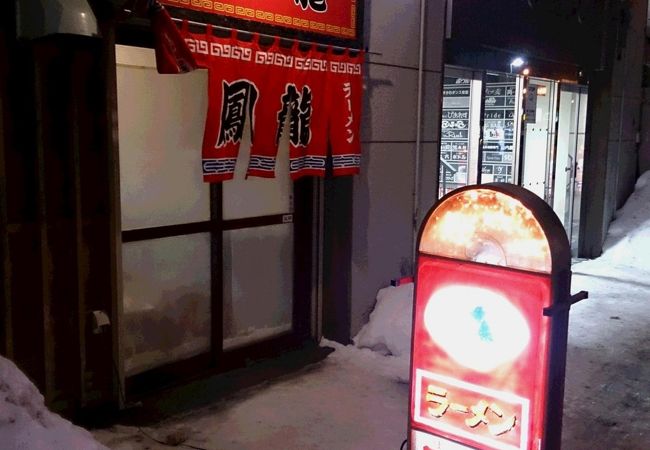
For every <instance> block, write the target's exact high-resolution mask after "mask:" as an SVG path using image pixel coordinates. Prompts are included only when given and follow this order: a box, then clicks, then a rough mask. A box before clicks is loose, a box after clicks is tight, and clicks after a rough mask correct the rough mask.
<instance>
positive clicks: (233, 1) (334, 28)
mask: <svg viewBox="0 0 650 450" xmlns="http://www.w3.org/2000/svg"><path fill="white" fill-rule="evenodd" d="M160 1H161V3H163V4H165V5H169V6H176V7H178V8H185V9H192V10H195V11H200V12H203V13H209V14H217V15H222V16H228V17H234V18H237V19H243V20H251V21H255V22H261V23H264V24H267V25H275V26H279V27H285V28H293V29H296V30H301V31H307V32H310V33H319V34H325V35H329V36H334V37H338V38H344V39H356V38H357V37H358V36H357V11H358V9H357V8H358V6H357V5H358V1H357V0H283V1H268V0H230V1H226V2H218V1H213V0H160Z"/></svg>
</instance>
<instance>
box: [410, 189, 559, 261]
mask: <svg viewBox="0 0 650 450" xmlns="http://www.w3.org/2000/svg"><path fill="white" fill-rule="evenodd" d="M418 248H419V250H420V252H422V253H426V254H430V255H437V256H444V257H449V258H453V259H458V260H466V261H474V262H480V263H485V264H492V265H497V266H505V267H511V268H515V269H522V270H530V271H535V272H544V273H551V272H553V271H554V270H553V269H554V268H555V270H557V269H558V268H561V267H567V268H568V267H569V264H570V250H569V244H568V240H567V238H566V233H565V232H564V228H563V227H562V224H561V223H560V221H559V219H558V218H557V216H555V213H554V212H553V210H552V209H551V208H550V206H548V205H547V204H546V203H545V202H544V201H543V200H541V199H540V198H539V197H537V196H536V195H534V194H533V193H531V192H529V191H527V190H526V189H524V188H521V187H519V186H515V185H512V184H505V183H492V184H485V185H479V186H472V187H467V188H463V189H459V190H456V191H453V192H451V193H449V194H447V195H446V196H445V197H443V198H442V199H441V200H440V201H439V202H438V203H437V204H436V205H435V206H434V207H433V208H432V209H431V210H430V211H429V214H428V216H427V219H426V220H425V223H424V224H423V227H422V229H421V231H420V240H419V246H418Z"/></svg>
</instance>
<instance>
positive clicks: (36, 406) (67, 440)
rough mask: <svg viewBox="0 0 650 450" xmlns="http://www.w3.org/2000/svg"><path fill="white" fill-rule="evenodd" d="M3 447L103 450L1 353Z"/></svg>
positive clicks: (0, 431)
mask: <svg viewBox="0 0 650 450" xmlns="http://www.w3.org/2000/svg"><path fill="white" fill-rule="evenodd" d="M0 448H2V449H3V450H69V449H84V450H100V449H105V448H106V447H104V446H103V445H101V444H99V443H98V442H97V441H95V439H94V438H93V436H92V435H91V434H90V433H89V432H88V431H86V430H84V429H83V428H79V427H77V426H75V425H73V424H71V423H70V422H68V421H67V420H65V419H63V418H61V417H60V416H58V415H57V414H54V413H52V412H50V411H49V410H48V409H47V408H46V407H45V405H44V403H43V396H42V395H41V393H40V392H39V391H38V389H36V386H34V384H33V383H32V382H31V381H29V380H28V379H27V377H26V376H25V375H24V374H23V373H22V372H21V371H20V370H19V369H18V367H16V365H15V364H14V363H13V362H11V361H9V360H8V359H6V358H3V357H2V356H0Z"/></svg>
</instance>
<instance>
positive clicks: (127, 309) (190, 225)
mask: <svg viewBox="0 0 650 450" xmlns="http://www.w3.org/2000/svg"><path fill="white" fill-rule="evenodd" d="M116 59H117V96H118V98H117V106H118V115H119V144H120V155H119V156H120V163H119V165H120V167H119V170H120V173H119V175H120V196H121V202H120V204H121V215H122V221H121V223H122V244H123V245H122V246H121V249H120V250H121V255H122V274H121V276H122V305H121V314H120V324H121V336H120V353H121V364H120V366H121V372H122V374H123V376H124V378H125V380H126V390H127V393H141V392H143V391H146V390H149V389H152V388H155V387H157V386H158V385H164V384H166V383H169V382H174V381H176V380H178V379H182V378H184V377H188V376H193V375H195V374H197V373H200V372H202V371H204V370H207V369H217V370H226V369H228V368H232V367H237V366H241V365H243V364H244V363H245V362H246V360H247V359H251V358H252V357H253V355H255V356H254V357H256V358H260V357H268V356H271V355H273V354H277V353H280V352H282V351H283V350H286V349H288V348H291V347H294V346H297V345H299V344H300V343H301V342H303V341H305V340H307V339H309V337H310V333H311V324H312V322H311V320H312V314H311V308H312V305H311V283H312V281H313V273H312V270H311V267H312V253H311V252H312V247H313V245H312V242H313V241H312V227H313V224H312V217H313V216H312V208H313V181H312V180H309V179H304V180H299V181H296V182H292V181H291V179H290V177H289V173H288V167H289V156H288V152H289V150H288V136H289V133H288V131H287V130H285V133H284V136H286V137H287V138H286V139H285V140H283V141H281V144H280V151H279V154H278V161H277V165H278V171H276V178H273V179H256V178H249V179H246V178H245V169H246V167H247V165H248V161H249V156H250V134H249V132H248V130H249V128H248V127H245V132H244V136H243V138H242V145H241V151H240V152H239V158H238V160H237V164H236V168H235V171H236V173H235V177H234V179H233V180H230V181H226V182H223V183H220V184H212V185H209V184H206V183H204V182H203V179H202V173H201V151H200V150H201V141H202V137H203V126H204V124H205V113H206V109H207V99H206V98H207V97H206V88H207V73H205V71H196V72H192V73H189V74H183V75H159V74H158V73H157V71H156V64H155V57H154V52H153V50H152V49H148V48H141V47H130V46H122V45H120V46H117V47H116Z"/></svg>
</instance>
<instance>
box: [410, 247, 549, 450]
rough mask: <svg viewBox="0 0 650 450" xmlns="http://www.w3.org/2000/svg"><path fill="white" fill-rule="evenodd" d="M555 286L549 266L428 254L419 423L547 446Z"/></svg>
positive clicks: (418, 357)
mask: <svg viewBox="0 0 650 450" xmlns="http://www.w3.org/2000/svg"><path fill="white" fill-rule="evenodd" d="M506 279H507V282H506V281H505V280H506ZM550 294H551V283H550V277H549V276H548V275H547V274H541V273H534V272H529V273H526V272H522V271H519V270H512V269H508V268H505V267H494V266H490V265H487V264H476V263H472V262H464V261H453V260H450V259H447V258H439V257H435V256H428V255H421V256H420V261H419V267H418V279H417V287H416V299H415V322H414V330H413V363H412V371H411V380H413V381H412V386H411V420H412V424H413V425H412V426H415V427H417V428H418V429H421V430H424V431H429V432H432V433H435V434H436V435H439V436H442V437H445V438H449V439H452V440H453V441H455V442H458V443H462V444H464V445H470V446H473V447H475V448H486V449H501V450H504V449H509V450H514V449H519V450H527V449H530V450H532V449H535V450H537V448H538V447H537V445H539V442H540V441H541V439H542V434H543V424H544V414H545V413H544V393H545V390H546V385H547V375H546V366H547V363H548V326H549V323H550V319H549V318H548V317H544V315H543V314H542V310H543V308H545V307H547V306H549V305H550V298H551V295H550Z"/></svg>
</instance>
